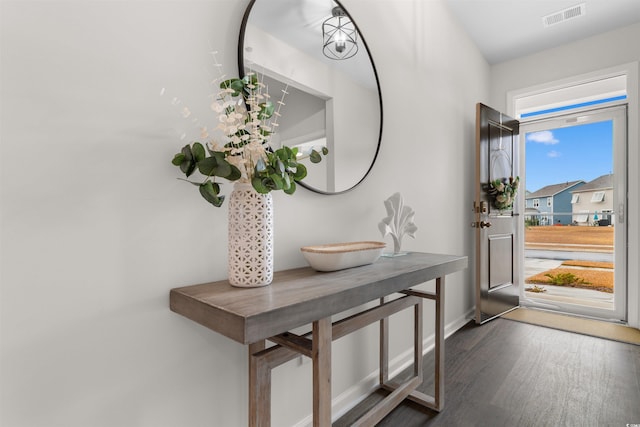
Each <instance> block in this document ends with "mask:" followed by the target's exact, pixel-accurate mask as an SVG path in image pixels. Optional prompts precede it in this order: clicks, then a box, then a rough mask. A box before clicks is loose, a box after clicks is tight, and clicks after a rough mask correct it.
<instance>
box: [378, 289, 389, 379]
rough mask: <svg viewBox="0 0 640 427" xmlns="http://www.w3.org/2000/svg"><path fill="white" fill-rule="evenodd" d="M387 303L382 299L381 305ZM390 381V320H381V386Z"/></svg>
mask: <svg viewBox="0 0 640 427" xmlns="http://www.w3.org/2000/svg"><path fill="white" fill-rule="evenodd" d="M385 301H386V298H385V297H382V298H380V305H383V304H384V303H385ZM387 381H389V318H388V317H385V318H383V319H381V320H380V384H384V383H386V382H387Z"/></svg>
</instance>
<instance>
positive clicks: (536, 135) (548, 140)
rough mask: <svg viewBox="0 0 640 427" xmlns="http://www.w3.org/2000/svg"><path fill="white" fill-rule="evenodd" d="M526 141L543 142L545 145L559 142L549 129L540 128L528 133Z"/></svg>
mask: <svg viewBox="0 0 640 427" xmlns="http://www.w3.org/2000/svg"><path fill="white" fill-rule="evenodd" d="M527 141H531V142H537V143H538V144H545V145H553V144H557V143H559V142H560V141H559V140H557V139H556V138H555V137H554V136H553V132H551V131H550V130H542V131H540V132H533V133H528V134H527Z"/></svg>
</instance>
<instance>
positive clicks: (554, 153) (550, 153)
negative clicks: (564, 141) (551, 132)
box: [547, 150, 562, 159]
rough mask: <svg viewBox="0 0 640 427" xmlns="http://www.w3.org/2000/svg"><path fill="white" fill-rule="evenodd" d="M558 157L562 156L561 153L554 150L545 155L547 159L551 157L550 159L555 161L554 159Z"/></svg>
mask: <svg viewBox="0 0 640 427" xmlns="http://www.w3.org/2000/svg"><path fill="white" fill-rule="evenodd" d="M560 156H562V153H561V152H559V151H555V150H551V151H549V152H548V153H547V157H551V158H552V159H555V158H556V157H560Z"/></svg>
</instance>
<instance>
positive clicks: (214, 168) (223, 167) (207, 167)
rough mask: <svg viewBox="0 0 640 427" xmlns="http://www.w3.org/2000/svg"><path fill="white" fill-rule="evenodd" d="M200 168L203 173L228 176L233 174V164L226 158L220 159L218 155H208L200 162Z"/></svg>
mask: <svg viewBox="0 0 640 427" xmlns="http://www.w3.org/2000/svg"><path fill="white" fill-rule="evenodd" d="M198 170H199V171H200V173H201V174H202V175H206V176H220V177H223V178H224V177H226V176H228V175H231V172H232V170H231V164H229V162H227V161H226V160H224V159H223V160H222V161H219V160H218V158H217V157H207V158H206V159H204V160H202V161H201V162H198Z"/></svg>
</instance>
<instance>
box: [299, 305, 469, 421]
mask: <svg viewBox="0 0 640 427" xmlns="http://www.w3.org/2000/svg"><path fill="white" fill-rule="evenodd" d="M474 315H475V308H473V309H471V310H469V311H468V312H467V313H465V314H464V315H462V316H460V317H458V318H457V319H455V320H454V321H452V322H449V323H448V324H446V325H445V327H444V335H445V338H447V337H449V336H450V335H452V334H453V333H454V332H456V331H457V330H458V329H460V328H462V327H463V326H464V325H466V324H467V323H468V322H469V320H471V319H473V316H474ZM434 346H435V334H431V335H429V336H428V337H426V338H424V340H423V341H422V354H426V353H428V352H429V351H431V350H432V349H433V348H434ZM412 364H413V348H408V349H407V350H406V351H404V352H403V353H401V354H400V355H399V356H397V357H395V358H394V359H393V360H391V361H389V376H390V377H393V376H395V375H397V374H399V373H400V372H402V371H403V370H404V369H406V368H407V367H409V366H411V365H412ZM377 386H378V370H377V369H376V370H375V371H373V372H371V373H370V374H369V375H367V376H366V377H365V378H363V379H362V380H361V381H359V382H358V383H356V384H354V385H353V386H351V387H349V388H348V389H347V390H345V391H344V392H343V393H340V395H338V396H336V397H335V398H333V399H332V402H331V414H332V420H331V421H332V422H334V421H336V420H337V419H339V418H340V417H342V416H343V415H344V414H346V413H347V412H349V411H350V410H351V409H353V408H354V407H355V406H356V405H357V404H358V403H360V402H362V401H363V400H364V399H365V398H366V397H367V396H369V394H371V392H372V391H373V390H375V388H376V387H377ZM312 424H313V415H312V414H309V415H307V416H306V417H304V418H303V419H301V420H300V421H298V422H297V423H296V424H294V425H293V427H309V426H311V425H312Z"/></svg>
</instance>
